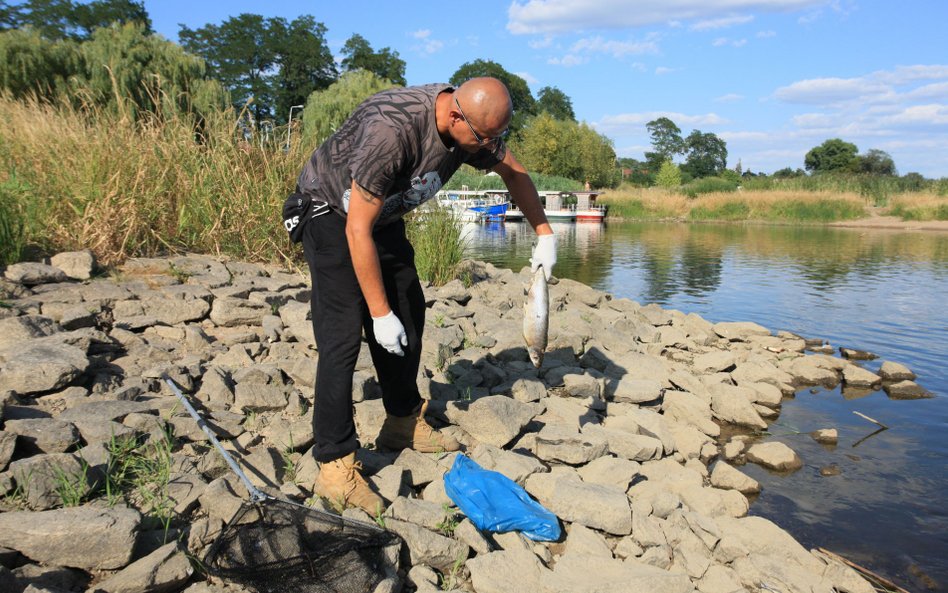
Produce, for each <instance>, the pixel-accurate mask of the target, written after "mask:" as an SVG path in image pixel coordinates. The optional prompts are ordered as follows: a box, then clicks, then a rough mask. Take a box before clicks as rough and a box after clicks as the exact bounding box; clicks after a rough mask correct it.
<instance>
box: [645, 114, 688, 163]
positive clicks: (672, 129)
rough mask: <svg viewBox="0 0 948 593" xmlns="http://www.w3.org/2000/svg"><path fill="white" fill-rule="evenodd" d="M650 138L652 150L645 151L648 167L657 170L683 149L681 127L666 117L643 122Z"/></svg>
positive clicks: (683, 142)
mask: <svg viewBox="0 0 948 593" xmlns="http://www.w3.org/2000/svg"><path fill="white" fill-rule="evenodd" d="M645 129H646V130H648V135H649V137H650V138H651V139H652V152H646V153H645V162H646V163H648V168H649V169H651V170H653V171H658V170H659V169H660V168H661V166H662V163H664V162H665V161H671V160H673V159H674V158H675V157H676V156H677V155H680V154H682V153H683V152H684V150H685V141H684V140H682V138H681V128H679V127H678V126H677V125H676V124H675V122H673V121H672V120H670V119H668V118H667V117H660V118H658V119H653V120H652V121H650V122H648V123H647V124H645Z"/></svg>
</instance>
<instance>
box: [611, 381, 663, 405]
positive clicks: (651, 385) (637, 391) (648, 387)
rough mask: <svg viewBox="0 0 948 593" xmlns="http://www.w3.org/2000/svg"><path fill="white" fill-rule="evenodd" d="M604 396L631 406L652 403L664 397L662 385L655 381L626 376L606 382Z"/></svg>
mask: <svg viewBox="0 0 948 593" xmlns="http://www.w3.org/2000/svg"><path fill="white" fill-rule="evenodd" d="M604 395H605V396H606V397H607V398H608V399H611V400H612V401H616V402H626V403H631V404H637V403H643V402H650V401H654V400H656V399H658V398H659V397H661V395H662V383H661V381H657V380H655V379H634V378H632V377H630V376H624V377H622V378H619V379H612V380H610V381H606V389H605V392H604Z"/></svg>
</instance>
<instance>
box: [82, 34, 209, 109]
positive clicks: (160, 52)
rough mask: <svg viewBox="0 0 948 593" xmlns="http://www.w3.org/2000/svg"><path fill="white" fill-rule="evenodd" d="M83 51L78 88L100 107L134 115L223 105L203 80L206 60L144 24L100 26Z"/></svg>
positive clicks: (83, 47) (85, 44)
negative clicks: (140, 112)
mask: <svg viewBox="0 0 948 593" xmlns="http://www.w3.org/2000/svg"><path fill="white" fill-rule="evenodd" d="M79 47H80V52H81V54H82V61H83V68H84V71H83V76H82V78H81V80H77V82H76V84H77V86H79V87H81V88H82V89H83V90H84V91H85V95H87V96H89V97H91V98H92V99H93V100H94V101H95V103H97V104H100V105H110V106H112V107H115V108H121V109H126V110H130V115H133V116H134V115H135V114H136V113H137V112H139V111H147V112H150V113H156V114H161V113H166V114H167V113H171V112H175V111H190V110H192V109H194V108H196V109H198V110H206V109H211V108H219V107H221V106H222V105H220V99H221V97H222V96H223V93H222V92H220V89H219V88H218V86H219V85H218V84H217V83H216V82H214V81H207V80H205V74H206V69H205V65H204V61H203V60H202V59H201V58H199V57H197V56H193V55H190V54H188V53H186V52H185V51H184V49H183V48H182V47H181V46H180V45H178V44H176V43H172V42H170V41H167V40H165V39H164V38H162V37H160V36H158V35H150V34H148V33H147V32H146V30H145V29H144V28H143V27H142V26H141V25H138V24H136V23H129V24H126V25H121V26H119V25H114V26H111V27H100V28H98V29H96V30H95V32H94V33H93V34H92V39H90V40H89V41H87V42H85V43H82V44H81V45H80V46H79ZM215 89H216V91H215ZM195 97H200V99H198V100H197V101H196V102H195V101H194V98H195ZM215 97H216V99H215Z"/></svg>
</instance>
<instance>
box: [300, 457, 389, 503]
mask: <svg viewBox="0 0 948 593" xmlns="http://www.w3.org/2000/svg"><path fill="white" fill-rule="evenodd" d="M361 470H362V464H361V463H359V462H358V461H356V460H355V453H354V452H353V453H349V454H348V455H346V456H345V457H340V458H339V459H336V460H334V461H329V462H327V463H321V464H320V466H319V476H318V477H317V478H316V484H315V485H314V486H313V492H315V493H316V494H318V495H320V496H322V497H323V498H328V499H329V500H330V501H332V502H335V503H339V504H341V505H342V506H344V507H345V506H356V507H359V508H361V509H362V510H364V511H365V512H367V513H368V514H370V515H372V516H375V515H376V514H379V513H381V512H382V511H384V510H385V501H383V500H382V497H381V496H379V495H378V494H376V493H375V492H373V491H372V489H371V488H369V484H368V483H367V482H366V481H365V478H363V477H362V474H361Z"/></svg>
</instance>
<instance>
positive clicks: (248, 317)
mask: <svg viewBox="0 0 948 593" xmlns="http://www.w3.org/2000/svg"><path fill="white" fill-rule="evenodd" d="M270 313H271V308H270V305H267V304H266V303H255V302H253V301H248V300H246V299H235V298H218V299H215V300H214V305H213V306H212V307H211V315H210V318H211V321H213V322H214V323H215V324H217V325H219V326H222V327H235V326H238V325H261V324H262V323H263V318H264V316H266V315H269V314H270ZM284 322H285V321H284Z"/></svg>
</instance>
